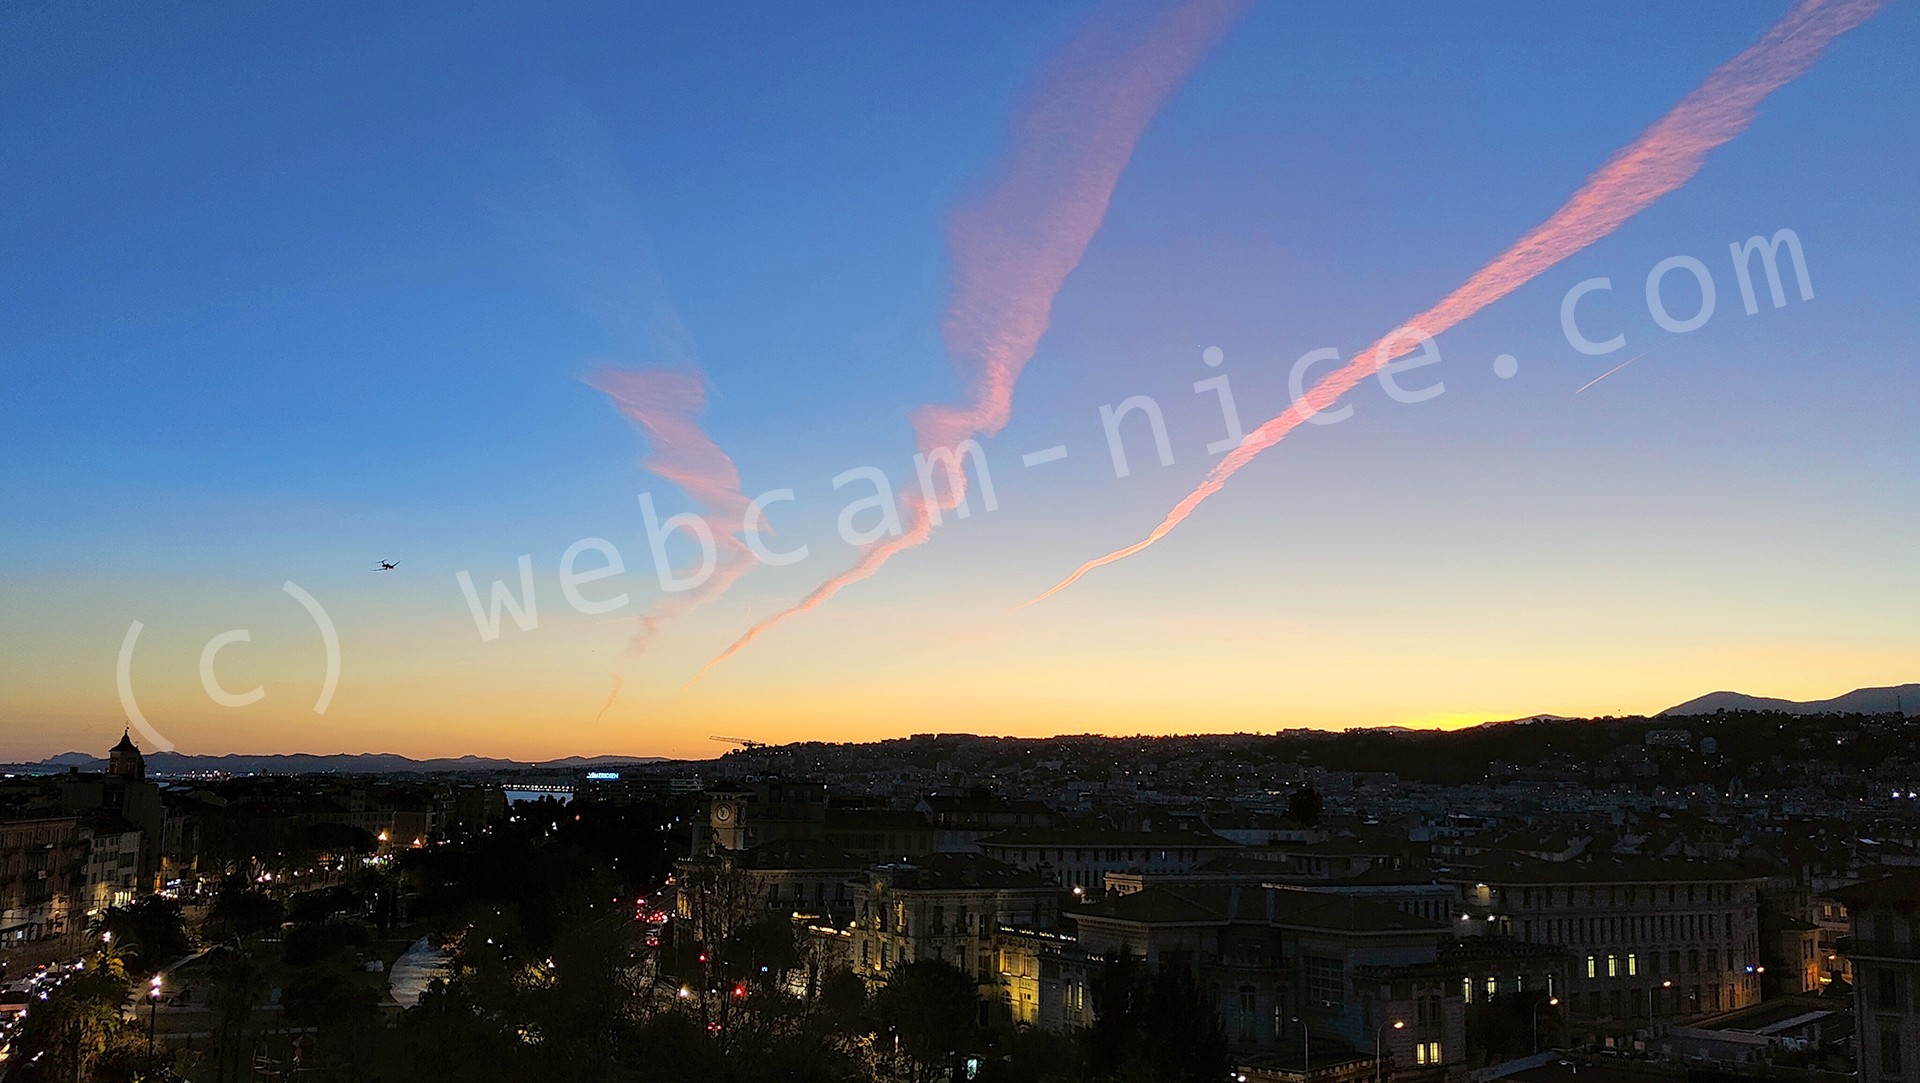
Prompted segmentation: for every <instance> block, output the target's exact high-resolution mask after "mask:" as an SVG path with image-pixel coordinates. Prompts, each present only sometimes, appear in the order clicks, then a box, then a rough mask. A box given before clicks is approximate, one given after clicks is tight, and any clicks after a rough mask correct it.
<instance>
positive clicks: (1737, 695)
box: [1657, 684, 1920, 717]
mask: <svg viewBox="0 0 1920 1083" xmlns="http://www.w3.org/2000/svg"><path fill="white" fill-rule="evenodd" d="M1716 711H1778V712H1780V713H1781V714H1893V713H1895V712H1899V713H1901V714H1907V715H1913V714H1920V684H1895V685H1887V686H1885V687H1881V688H1856V689H1854V690H1853V691H1851V692H1843V693H1841V694H1840V695H1837V696H1833V697H1831V698H1829V699H1812V700H1792V699H1778V698H1775V697H1771V696H1754V695H1748V694H1747V693H1745V692H1728V691H1720V692H1708V693H1707V694H1706V695H1704V696H1696V697H1694V698H1693V699H1690V700H1688V701H1686V702H1685V703H1681V704H1676V705H1675V706H1672V707H1669V708H1667V709H1666V710H1664V711H1661V712H1660V714H1659V716H1657V717H1667V716H1673V717H1685V716H1688V715H1701V714H1713V713H1715V712H1716Z"/></svg>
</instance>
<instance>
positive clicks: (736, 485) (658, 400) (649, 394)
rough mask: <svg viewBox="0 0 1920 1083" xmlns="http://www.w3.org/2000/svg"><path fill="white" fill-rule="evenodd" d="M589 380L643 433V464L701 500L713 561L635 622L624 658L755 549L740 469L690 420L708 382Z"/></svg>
mask: <svg viewBox="0 0 1920 1083" xmlns="http://www.w3.org/2000/svg"><path fill="white" fill-rule="evenodd" d="M586 382H587V383H588V385H589V386H592V387H594V388H597V389H599V390H601V391H603V392H605V393H606V394H607V396H608V397H609V398H611V399H612V400H613V403H614V405H615V406H616V407H618V408H619V410H620V412H621V413H622V414H625V415H626V416H627V418H628V419H629V420H631V421H632V422H633V423H634V424H636V425H638V426H639V427H640V429H641V431H643V432H645V433H646V435H647V443H648V446H649V454H648V456H647V458H646V459H645V460H643V461H642V462H641V466H643V467H645V468H646V469H647V470H649V471H651V472H652V473H654V474H657V475H659V476H660V477H662V478H665V479H666V480H668V481H671V482H673V483H674V484H675V485H677V486H679V487H680V488H681V489H682V490H683V491H685V492H686V494H687V495H688V496H690V497H692V498H693V499H694V500H695V501H696V502H697V503H698V504H699V505H700V516H701V518H702V519H704V520H706V523H707V527H708V529H709V530H711V531H712V532H713V540H714V548H715V550H716V557H715V563H714V568H713V572H712V574H710V575H709V576H707V578H706V579H705V581H703V582H702V583H701V584H700V585H699V586H697V587H695V588H694V589H692V590H689V591H686V592H684V593H680V594H670V595H668V596H666V597H665V598H663V599H661V600H660V601H659V602H658V603H656V604H655V606H654V608H653V610H652V612H650V613H647V614H645V615H643V616H641V617H640V618H639V627H638V628H637V629H635V631H634V633H633V638H632V639H630V640H629V641H628V643H627V651H626V655H625V657H626V658H628V659H632V658H636V657H638V656H639V655H640V654H642V653H643V652H644V651H645V650H646V647H647V642H648V640H649V639H651V638H652V637H653V634H654V632H656V631H657V630H659V628H660V626H661V625H662V624H664V623H666V622H667V621H670V620H672V619H674V618H675V617H678V616H680V615H681V614H683V613H686V612H687V611H688V610H691V609H693V608H695V607H697V606H699V605H702V604H704V603H706V602H708V601H710V600H712V599H713V598H716V597H719V596H720V595H721V594H723V593H725V592H726V590H727V588H728V587H731V586H732V585H733V583H734V581H735V580H737V579H739V578H740V577H741V576H742V575H744V574H746V571H747V569H748V568H750V567H752V564H753V552H752V550H750V549H748V548H747V545H746V543H745V541H743V540H742V538H741V536H740V535H741V532H742V531H743V529H744V526H745V522H746V512H747V508H748V506H749V504H750V503H751V501H749V500H748V499H747V497H746V496H745V495H744V494H743V493H741V491H740V471H739V469H738V468H736V467H735V466H734V464H733V459H732V458H731V457H730V456H728V455H727V453H726V452H725V451H722V450H721V449H720V445H718V444H716V443H714V442H713V438H712V437H710V436H708V435H707V433H706V431H705V430H704V429H702V428H701V427H700V423H699V422H698V421H696V420H695V418H697V417H698V416H699V414H700V412H701V410H703V409H704V408H705V407H706V401H707V395H706V381H705V380H704V379H702V377H701V376H700V375H699V374H698V373H696V372H690V371H687V370H683V369H615V368H605V369H601V370H600V371H598V372H596V373H594V374H593V375H592V376H589V377H587V381H586ZM623 684H624V681H623V680H622V679H621V678H620V677H619V676H618V675H616V676H615V677H614V685H613V691H611V692H609V693H608V694H607V701H606V703H604V704H602V705H601V707H600V714H598V715H595V716H594V719H595V721H598V720H599V718H600V717H601V716H603V715H605V714H606V713H607V709H608V708H610V707H612V706H613V702H614V700H615V699H616V698H618V697H619V695H620V689H621V687H622V685H623Z"/></svg>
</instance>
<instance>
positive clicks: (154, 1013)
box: [147, 974, 160, 1060]
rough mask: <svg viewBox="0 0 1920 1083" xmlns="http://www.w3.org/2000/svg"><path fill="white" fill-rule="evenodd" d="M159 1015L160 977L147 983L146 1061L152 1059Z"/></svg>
mask: <svg viewBox="0 0 1920 1083" xmlns="http://www.w3.org/2000/svg"><path fill="white" fill-rule="evenodd" d="M159 1015H160V975H158V974H155V975H154V976H153V980H152V981H151V982H148V983H147V1059H148V1060H152V1059H153V1032H154V1029H155V1027H156V1025H157V1021H158V1019H159Z"/></svg>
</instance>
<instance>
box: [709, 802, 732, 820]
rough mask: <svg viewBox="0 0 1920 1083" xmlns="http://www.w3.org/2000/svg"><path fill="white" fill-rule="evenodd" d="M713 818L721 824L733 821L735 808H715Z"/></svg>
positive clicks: (717, 806) (727, 806) (722, 806)
mask: <svg viewBox="0 0 1920 1083" xmlns="http://www.w3.org/2000/svg"><path fill="white" fill-rule="evenodd" d="M713 818H714V819H715V820H718V821H720V822H721V823H726V822H727V821H728V820H731V819H733V806H732V805H715V806H713Z"/></svg>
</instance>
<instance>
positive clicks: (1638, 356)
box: [1573, 350, 1653, 395]
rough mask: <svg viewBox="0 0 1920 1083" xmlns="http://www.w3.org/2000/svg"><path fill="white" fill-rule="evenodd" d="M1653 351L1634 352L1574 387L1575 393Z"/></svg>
mask: <svg viewBox="0 0 1920 1083" xmlns="http://www.w3.org/2000/svg"><path fill="white" fill-rule="evenodd" d="M1652 352H1653V351H1652V350H1642V351H1640V352H1639V353H1637V354H1634V355H1633V356H1632V357H1629V358H1627V359H1626V360H1625V361H1622V362H1620V363H1619V364H1617V365H1615V366H1613V367H1612V368H1610V369H1608V370H1607V371H1605V372H1603V373H1601V374H1600V375H1598V376H1595V377H1594V378H1593V379H1591V380H1588V381H1587V382H1586V383H1584V384H1581V385H1580V386H1579V387H1576V388H1574V389H1573V393H1574V394H1576V395H1578V394H1579V393H1580V392H1582V391H1585V390H1586V389H1587V388H1589V387H1592V386H1593V385H1594V384H1597V383H1599V382H1600V381H1602V380H1604V379H1606V378H1607V377H1609V376H1611V375H1613V374H1614V373H1616V372H1619V371H1620V370H1621V369H1623V368H1626V367H1627V366H1628V365H1631V364H1633V363H1634V362H1635V361H1638V360H1640V359H1641V358H1643V357H1645V356H1647V355H1648V354H1650V353H1652Z"/></svg>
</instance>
